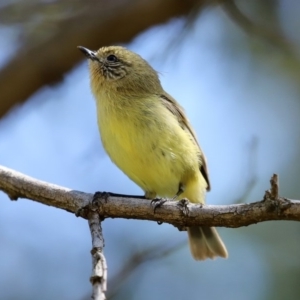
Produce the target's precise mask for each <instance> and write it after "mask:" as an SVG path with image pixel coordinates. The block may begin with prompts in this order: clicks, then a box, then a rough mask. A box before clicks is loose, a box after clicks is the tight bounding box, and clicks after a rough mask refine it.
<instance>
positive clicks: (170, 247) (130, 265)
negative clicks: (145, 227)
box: [108, 240, 186, 299]
mask: <svg viewBox="0 0 300 300" xmlns="http://www.w3.org/2000/svg"><path fill="white" fill-rule="evenodd" d="M184 246H186V240H184V241H181V242H178V243H176V244H174V243H173V244H172V241H164V242H163V243H158V244H157V245H153V246H151V247H149V248H147V249H144V250H142V251H137V252H135V253H133V255H131V256H130V257H129V259H127V260H126V263H125V264H124V265H123V266H122V268H121V269H120V270H119V271H118V272H117V273H116V275H115V276H113V277H112V278H111V279H110V281H109V282H110V289H109V292H108V299H113V298H114V297H116V296H117V295H118V294H119V293H120V292H122V286H123V285H124V284H125V283H126V281H127V280H128V279H129V277H130V276H132V275H133V273H134V272H135V271H136V270H137V269H138V268H139V267H141V266H142V265H143V264H144V263H149V262H152V261H154V260H155V261H158V260H160V259H163V258H165V257H167V256H168V255H170V254H171V253H174V252H175V251H177V250H179V249H180V248H182V247H184Z"/></svg>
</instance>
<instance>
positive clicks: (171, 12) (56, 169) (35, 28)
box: [0, 0, 300, 300]
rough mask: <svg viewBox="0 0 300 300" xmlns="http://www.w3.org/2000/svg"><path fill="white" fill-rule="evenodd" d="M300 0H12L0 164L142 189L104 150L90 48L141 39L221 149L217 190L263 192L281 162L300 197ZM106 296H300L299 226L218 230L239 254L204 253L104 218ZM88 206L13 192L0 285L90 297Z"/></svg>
mask: <svg viewBox="0 0 300 300" xmlns="http://www.w3.org/2000/svg"><path fill="white" fill-rule="evenodd" d="M299 28H300V2H299V1H296V0H265V1H259V0H253V1H247V0H236V1H233V0H222V1H221V0H219V1H217V0H214V1H209V0H206V1H204V0H188V1H180V0H165V1H159V0H141V1H134V0H112V1H105V0H98V1H96V0H94V1H92V0H87V1H79V0H72V1H71V0H60V1H55V0H26V1H25V0H13V1H12V0H11V1H9V0H1V2H0V118H1V120H0V164H1V165H4V166H6V167H9V168H13V169H15V170H17V171H20V172H23V173H25V174H27V175H30V176H33V177H35V178H38V179H40V180H45V181H48V182H51V183H55V184H59V185H62V186H65V187H68V188H73V189H76V190H82V191H84V192H90V193H94V192H95V191H111V192H116V193H128V194H137V195H140V194H141V193H142V191H141V190H140V189H139V188H138V187H137V186H136V185H135V184H134V183H132V182H131V181H130V180H129V179H128V178H127V177H126V176H125V175H124V174H123V173H122V172H121V171H120V170H118V169H117V167H115V166H114V165H113V164H112V163H111V161H110V160H109V158H108V157H107V155H106V154H105V152H104V150H103V148H102V145H101V142H100V138H99V134H98V129H97V123H96V111H95V103H94V99H93V97H92V95H91V92H90V87H89V74H88V68H87V62H86V60H85V58H84V57H83V56H82V54H81V53H80V52H79V51H78V50H77V49H76V46H77V45H82V46H85V47H88V48H91V49H95V50H96V49H98V48H99V47H100V46H104V45H110V44H121V45H125V46H126V47H128V48H129V49H131V50H133V51H135V52H137V53H139V54H140V55H141V56H142V57H144V58H145V59H146V60H148V61H149V62H150V64H151V65H152V66H153V67H154V68H155V69H156V70H157V71H158V72H159V74H160V78H161V81H162V84H163V86H164V88H165V90H166V91H168V93H170V94H171V95H172V96H174V97H175V98H176V99H177V100H178V101H179V102H180V103H181V104H182V105H183V106H184V107H185V109H186V111H187V114H188V116H189V119H190V121H191V123H192V124H193V126H194V128H195V130H196V132H197V135H198V138H199V140H200V143H201V145H202V148H203V149H204V152H205V154H206V156H207V158H208V165H209V170H210V175H211V182H212V191H211V192H210V193H209V194H208V196H207V202H208V203H209V204H230V203H236V202H253V201H258V200H261V199H262V197H263V195H264V191H265V190H266V189H268V188H269V179H270V177H271V175H272V174H273V173H278V174H279V176H280V194H281V195H282V196H285V197H289V198H294V199H299V198H300V184H299V178H300V164H299V156H300V118H299V114H300V85H299V83H300V35H299ZM103 230H104V237H105V242H106V247H105V255H106V258H107V263H108V274H109V281H108V291H109V292H108V298H109V299H122V300H125V299H134V300H139V299H143V300H148V299H224V298H226V299H249V300H250V299H251V300H252V299H272V300H276V299H299V294H300V285H299V278H300V256H299V253H300V224H299V223H296V222H283V221H278V222H266V223H260V224H257V225H251V226H249V227H244V228H237V229H228V228H219V232H220V234H221V236H222V237H223V239H224V242H225V243H226V245H227V247H228V250H229V259H227V260H222V259H217V260H215V261H205V262H195V261H194V260H193V259H192V258H191V255H190V253H189V249H188V246H187V239H186V233H184V232H179V231H178V230H177V229H175V228H174V227H172V226H170V225H166V224H163V225H161V226H159V225H157V224H156V223H154V222H146V221H132V220H122V219H114V220H110V219H108V220H105V221H104V222H103ZM90 249H91V239H90V233H89V229H88V224H87V222H86V221H85V220H82V219H80V218H76V217H75V216H74V215H72V214H69V213H67V212H65V211H61V210H58V209H55V208H52V207H46V206H43V205H41V204H37V203H34V202H32V201H28V200H23V199H20V200H19V201H17V202H11V201H9V199H8V197H7V196H6V195H5V194H4V193H2V192H0V298H1V299H23V300H26V299H44V300H48V299H49V300H50V299H67V300H68V299H72V300H74V299H75V300H76V299H78V300H84V299H89V297H90V295H91V287H90V283H89V280H88V279H89V276H90V273H91V258H90V253H89V251H90Z"/></svg>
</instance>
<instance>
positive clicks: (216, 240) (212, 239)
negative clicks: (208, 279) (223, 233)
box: [187, 226, 228, 260]
mask: <svg viewBox="0 0 300 300" xmlns="http://www.w3.org/2000/svg"><path fill="white" fill-rule="evenodd" d="M187 231H188V235H189V245H190V250H191V253H192V255H193V257H194V259H195V260H205V259H207V258H211V259H213V258H215V257H217V256H221V257H224V258H227V257H228V252H227V249H226V247H225V245H224V243H223V241H222V240H221V238H220V236H219V234H218V232H217V230H216V228H215V227H207V226H201V227H188V230H187Z"/></svg>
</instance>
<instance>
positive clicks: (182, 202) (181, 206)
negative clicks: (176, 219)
mask: <svg viewBox="0 0 300 300" xmlns="http://www.w3.org/2000/svg"><path fill="white" fill-rule="evenodd" d="M189 203H190V202H189V200H188V199H186V198H183V199H181V200H179V201H178V203H177V206H178V208H179V209H180V210H181V211H182V213H183V215H184V216H188V215H189V208H188V204H189Z"/></svg>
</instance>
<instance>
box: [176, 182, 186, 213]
mask: <svg viewBox="0 0 300 300" xmlns="http://www.w3.org/2000/svg"><path fill="white" fill-rule="evenodd" d="M184 188H185V187H184V185H183V184H182V183H179V189H178V192H177V193H176V195H175V196H174V197H173V198H172V200H177V198H178V197H179V196H180V195H181V194H182V193H183V192H184ZM188 204H189V200H188V199H186V198H183V199H180V200H179V201H178V203H177V206H178V207H179V209H180V210H181V211H182V213H183V215H185V216H187V215H188V213H189V209H188V206H187V205H188Z"/></svg>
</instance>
